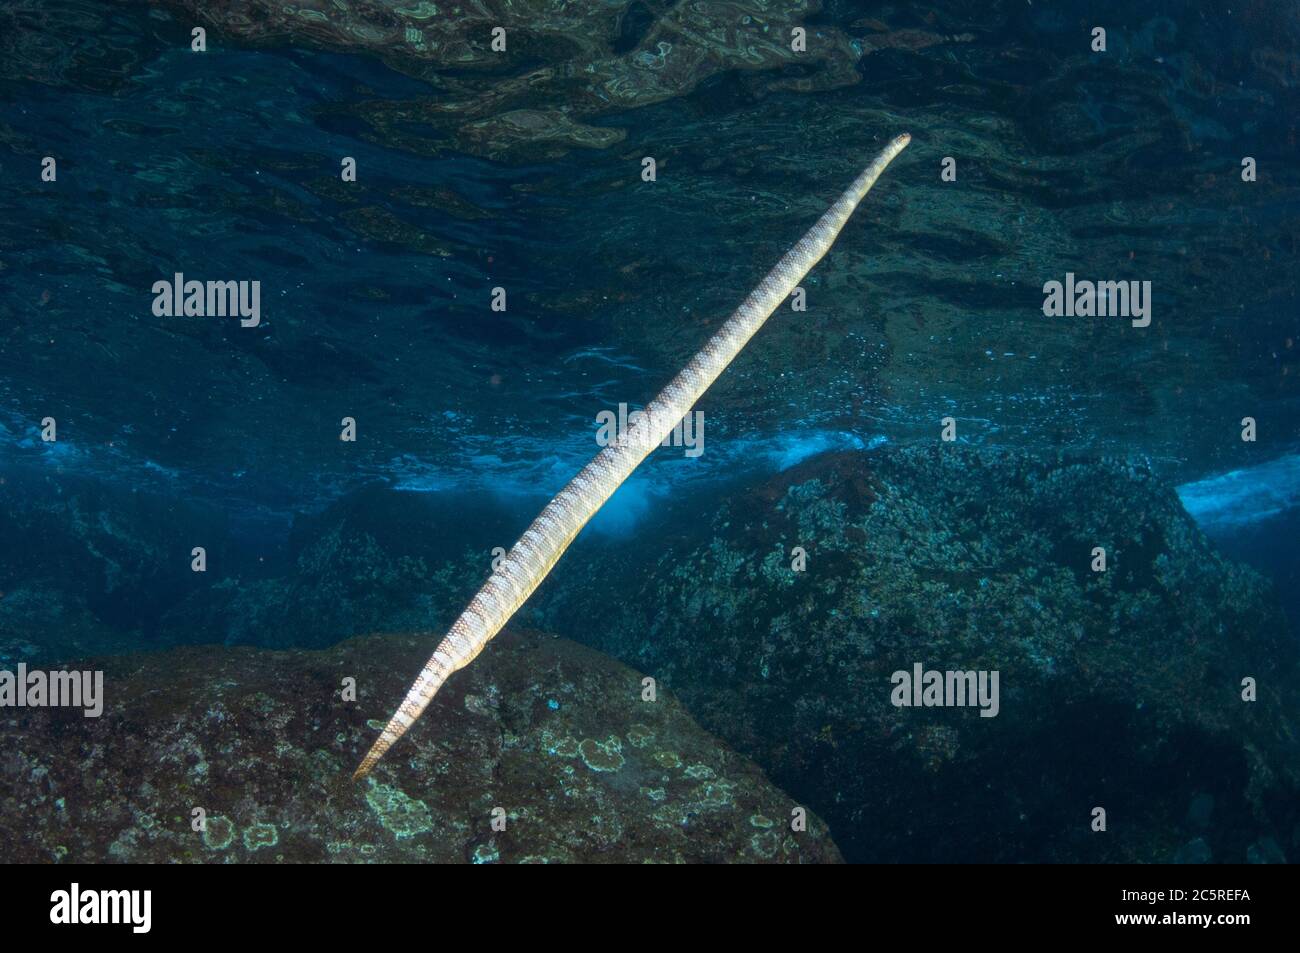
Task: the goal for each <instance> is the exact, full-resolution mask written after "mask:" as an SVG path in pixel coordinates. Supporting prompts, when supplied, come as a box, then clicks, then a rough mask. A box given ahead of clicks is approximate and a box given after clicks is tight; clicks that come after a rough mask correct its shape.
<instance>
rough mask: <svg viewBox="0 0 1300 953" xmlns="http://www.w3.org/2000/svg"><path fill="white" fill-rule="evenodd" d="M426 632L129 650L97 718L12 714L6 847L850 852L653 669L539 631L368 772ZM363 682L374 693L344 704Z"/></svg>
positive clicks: (497, 656) (652, 854)
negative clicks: (358, 773)
mask: <svg viewBox="0 0 1300 953" xmlns="http://www.w3.org/2000/svg"><path fill="white" fill-rule="evenodd" d="M430 644H431V641H430V637H429V636H428V635H427V634H426V635H415V636H410V635H408V636H370V637H365V638H359V639H353V640H350V641H348V642H344V643H341V644H339V645H337V646H335V647H334V648H332V649H330V650H328V651H324V652H312V651H293V652H271V651H265V650H258V649H249V648H212V647H202V648H181V649H174V650H170V651H166V652H160V653H156V654H137V655H131V656H118V657H115V658H112V659H110V660H107V661H105V662H103V663H102V665H103V668H104V670H105V682H104V685H105V695H106V699H107V701H106V707H105V711H104V714H103V716H102V717H100V718H98V719H90V718H84V717H82V715H81V713H80V711H76V712H73V711H69V710H50V709H22V710H18V709H6V710H4V711H3V712H2V713H0V715H2V717H0V843H4V844H5V851H4V855H5V859H6V860H7V861H9V862H14V861H24V862H32V861H61V860H66V861H72V862H99V861H128V862H166V861H186V862H215V863H234V862H260V863H270V862H277V861H284V862H296V861H334V862H347V861H413V862H414V861H440V862H479V863H482V862H562V861H619V862H629V861H630V862H636V861H649V862H660V861H695V862H707V861H752V862H816V861H823V862H833V861H838V860H839V859H840V857H839V853H838V851H837V850H836V848H835V845H834V844H833V843H832V842H831V840H830V837H829V835H828V834H827V832H826V826H825V824H823V823H822V822H821V821H820V820H819V819H817V818H816V817H814V816H812V815H811V813H810V814H809V817H808V824H807V830H806V831H801V832H797V833H796V832H794V831H792V830H791V829H790V823H791V820H790V819H791V816H792V814H791V812H792V810H793V809H794V808H795V807H797V806H798V805H797V803H796V802H794V801H792V800H791V799H790V798H789V797H787V796H786V795H785V794H784V793H782V792H781V791H779V790H777V789H776V788H775V787H773V786H772V785H771V784H770V783H769V782H768V781H767V780H766V778H765V777H764V776H763V774H762V772H761V771H760V770H759V769H758V768H757V767H756V766H755V765H754V764H753V763H752V762H750V761H748V760H746V759H745V758H743V757H741V756H739V755H737V754H736V753H735V752H733V751H731V750H730V749H729V748H727V747H726V746H725V745H722V744H721V743H719V742H718V741H717V740H716V739H715V738H713V737H712V736H710V735H708V734H706V733H705V732H704V731H702V730H701V729H700V728H699V727H698V726H697V725H696V724H695V723H694V722H693V721H692V720H691V719H690V717H689V716H688V715H687V714H686V713H685V711H684V710H683V709H682V707H681V706H680V705H679V704H678V702H676V701H675V700H674V699H672V698H671V697H669V696H668V695H667V694H666V693H664V692H659V693H658V694H657V699H656V700H655V701H653V702H648V701H642V690H643V689H642V681H641V676H640V675H639V674H638V673H636V672H634V671H632V670H630V669H628V668H626V667H624V666H623V665H620V664H619V663H617V662H614V661H613V660H612V659H609V658H607V657H605V656H602V655H600V654H599V653H596V652H594V651H592V650H590V649H586V648H583V647H581V646H579V645H576V644H574V643H571V642H568V641H566V640H562V639H556V638H553V637H548V636H546V635H544V634H542V633H538V632H531V631H530V632H524V633H519V632H515V633H506V634H503V635H502V636H501V637H500V638H498V639H497V640H496V641H495V642H493V644H492V651H490V652H486V653H484V654H483V656H482V657H481V658H480V659H479V661H478V662H477V663H476V664H475V665H474V666H472V667H471V669H469V670H468V671H466V672H465V673H463V674H462V675H461V676H458V677H457V678H456V679H455V680H454V682H453V683H451V684H449V685H448V686H447V689H446V690H445V691H444V692H443V693H442V694H441V695H439V696H438V698H437V699H436V700H435V702H434V703H433V705H432V706H431V708H430V710H429V712H428V713H427V715H426V717H425V718H424V719H423V720H422V721H421V723H420V725H419V726H418V728H417V730H414V731H412V732H410V734H409V735H408V736H407V737H406V738H405V739H403V742H402V745H401V748H400V749H394V751H393V757H391V758H390V759H388V760H387V761H386V762H385V763H384V764H383V765H382V766H381V767H379V768H378V769H377V770H376V771H375V773H374V774H373V775H372V776H371V778H369V779H368V780H367V781H366V782H365V783H362V784H354V783H352V782H351V780H350V774H351V771H352V768H353V766H354V765H355V764H356V762H357V760H358V759H359V758H360V757H361V755H362V754H363V753H364V752H365V749H366V747H367V746H368V745H369V744H370V742H371V740H372V739H373V737H374V735H375V733H376V731H377V726H378V725H380V724H381V723H379V722H375V721H373V719H376V718H383V717H385V716H386V715H387V710H386V708H385V706H387V705H389V704H390V702H391V699H392V698H394V697H396V696H398V695H400V693H401V692H402V691H403V690H404V689H405V687H406V682H407V680H408V679H409V677H410V674H411V673H412V672H414V671H416V670H418V668H419V666H420V664H421V662H422V661H423V660H424V658H425V656H426V655H427V653H428V651H429V646H430ZM76 667H78V668H83V667H85V666H84V665H79V666H76ZM346 678H355V679H356V686H357V689H358V693H359V696H360V702H357V703H352V702H344V701H343V700H342V699H341V695H340V690H341V688H342V687H343V680H344V679H346ZM368 719H369V720H370V721H369V722H368ZM197 808H201V809H202V810H203V811H204V814H205V825H204V829H203V830H201V831H196V830H194V829H193V827H192V820H193V818H194V816H195V815H194V813H193V812H194V811H195V809H197ZM498 809H500V810H498ZM494 819H495V820H496V821H497V823H496V824H495V826H494ZM502 821H504V829H501V828H502V823H501V822H502Z"/></svg>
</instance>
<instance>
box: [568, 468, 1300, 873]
mask: <svg viewBox="0 0 1300 953" xmlns="http://www.w3.org/2000/svg"><path fill="white" fill-rule="evenodd" d="M657 539H658V545H657V546H656V547H654V549H653V551H654V554H655V555H654V556H653V557H651V556H649V555H647V556H646V558H645V562H642V563H638V562H637V561H636V552H637V551H638V550H636V549H631V548H630V549H629V551H627V552H623V553H620V554H618V555H617V556H613V555H611V554H610V553H609V552H604V551H601V552H596V551H595V550H592V549H589V550H586V551H585V552H584V551H583V550H581V549H579V551H577V552H576V553H575V557H576V560H575V563H574V564H573V565H571V566H570V567H569V568H568V570H567V571H557V574H556V575H557V577H558V578H557V579H556V580H555V582H554V587H555V588H554V589H553V591H552V593H551V598H550V599H549V600H548V603H547V611H546V612H545V614H544V618H545V624H547V625H548V626H551V627H556V628H557V630H558V631H574V632H578V631H586V632H588V633H589V635H588V636H587V637H586V638H588V639H589V640H590V641H591V642H592V644H596V645H599V646H600V647H601V648H603V649H605V650H607V651H610V652H612V653H614V654H616V655H618V656H620V657H622V658H624V659H625V660H627V661H629V662H630V663H631V664H635V665H637V666H639V667H641V668H643V669H645V670H646V671H648V672H651V673H653V674H655V675H656V676H659V677H661V678H662V679H663V680H664V682H665V683H666V684H668V685H670V686H671V687H672V689H673V690H674V691H676V692H677V693H679V695H680V696H681V697H682V698H683V700H684V701H685V703H686V704H687V706H688V707H689V708H690V710H691V712H692V714H694V715H695V716H696V717H697V718H699V719H700V721H701V723H702V724H704V725H705V726H706V727H708V728H710V729H711V730H713V731H716V732H717V733H719V734H720V735H722V736H723V737H724V738H726V739H727V740H729V741H730V742H731V743H732V744H734V745H736V746H737V747H739V748H740V749H741V750H742V751H744V752H746V753H747V754H749V755H750V756H752V757H753V758H755V760H757V761H758V762H759V763H760V764H761V765H763V766H764V767H765V769H766V770H768V771H769V772H770V774H771V775H772V777H773V778H774V780H776V781H777V783H778V784H781V785H783V786H785V787H786V788H787V789H788V790H790V791H791V792H793V793H795V794H796V795H797V796H800V797H803V798H806V799H808V801H809V802H810V803H811V804H813V805H814V806H815V807H816V808H817V809H818V810H819V811H821V812H822V814H823V815H824V816H825V817H826V818H827V819H828V821H829V822H830V823H831V827H832V830H833V831H835V835H836V838H837V841H838V842H839V843H840V845H841V846H842V847H843V848H844V849H845V852H846V855H847V856H850V857H852V858H858V859H878V860H1015V861H1023V860H1101V859H1108V860H1119V859H1122V860H1142V861H1158V860H1165V859H1169V858H1170V857H1171V856H1173V855H1174V854H1175V852H1176V851H1177V849H1178V848H1179V847H1180V845H1181V844H1184V843H1185V842H1187V841H1189V840H1191V839H1192V838H1194V837H1196V836H1203V837H1204V841H1205V843H1206V844H1208V846H1209V848H1210V849H1212V851H1213V855H1214V857H1215V858H1216V859H1220V860H1229V861H1238V862H1241V861H1244V860H1246V859H1247V855H1248V851H1249V849H1250V847H1251V845H1254V844H1256V842H1257V840H1259V839H1261V838H1263V839H1264V840H1265V841H1268V842H1271V843H1277V844H1285V845H1290V846H1289V847H1287V848H1286V849H1287V850H1291V851H1295V850H1298V849H1300V840H1297V838H1300V824H1298V822H1300V812H1298V811H1297V808H1296V804H1297V803H1300V802H1297V800H1296V798H1295V793H1296V791H1297V786H1296V782H1297V776H1298V775H1300V756H1298V755H1300V749H1298V748H1297V744H1296V738H1295V734H1294V732H1295V728H1296V725H1297V723H1298V722H1297V705H1296V702H1295V694H1294V692H1292V691H1291V690H1290V689H1291V687H1292V686H1294V684H1295V682H1296V678H1297V646H1296V643H1295V641H1294V639H1293V638H1292V637H1291V635H1290V633H1289V632H1288V630H1287V625H1286V622H1285V620H1284V618H1283V617H1282V615H1281V613H1280V612H1279V610H1278V609H1277V601H1276V597H1275V595H1274V593H1273V592H1272V591H1271V588H1270V587H1269V585H1268V584H1267V583H1266V582H1265V581H1264V580H1263V579H1262V578H1261V577H1259V576H1258V575H1257V574H1256V573H1254V572H1253V571H1251V570H1249V569H1247V568H1245V567H1243V566H1240V565H1238V564H1235V563H1232V562H1229V561H1228V560H1225V559H1224V558H1223V557H1222V556H1220V555H1219V554H1218V553H1217V552H1216V551H1215V550H1214V548H1213V547H1212V546H1211V545H1210V544H1209V543H1208V542H1207V541H1206V539H1205V537H1204V536H1203V534H1202V533H1201V532H1200V530H1199V529H1198V528H1197V527H1196V525H1195V523H1194V522H1193V521H1192V520H1191V518H1190V517H1189V516H1188V515H1187V513H1186V512H1185V511H1184V510H1183V509H1182V507H1181V505H1180V504H1179V502H1178V499H1177V497H1176V495H1175V494H1174V493H1173V491H1172V489H1170V488H1169V487H1168V486H1167V485H1166V484H1164V483H1162V482H1161V481H1160V480H1158V479H1157V478H1155V477H1154V476H1153V475H1152V474H1151V473H1150V472H1148V471H1146V470H1144V469H1142V468H1137V467H1133V466H1131V465H1128V464H1125V463H1122V462H1107V461H1101V462H1097V461H1090V460H1084V459H1069V458H1060V459H1042V458H1038V457H1035V456H1032V455H1028V454H1020V453H995V452H992V451H980V450H973V449H968V448H962V447H959V446H955V445H954V446H944V447H931V448H908V449H890V448H887V449H882V450H878V451H875V452H870V453H845V454H827V455H823V456H821V457H817V458H814V459H812V460H810V461H808V462H806V463H804V464H802V465H800V466H799V467H796V468H794V469H792V470H789V471H787V472H785V473H782V474H780V475H778V476H776V477H774V478H768V479H766V480H760V481H756V482H755V481H751V482H750V483H749V484H746V485H742V486H739V487H736V488H734V489H733V491H732V494H731V498H730V499H729V500H728V501H727V502H725V503H723V504H722V505H721V506H720V507H719V508H718V509H717V511H716V512H715V514H714V515H713V516H712V518H711V519H710V520H709V521H708V522H707V523H706V524H705V525H696V526H695V527H693V528H687V529H683V530H682V531H680V532H677V533H673V532H666V531H661V532H659V533H658V534H657ZM794 547H803V548H804V549H805V551H806V554H807V557H806V560H807V561H806V569H805V570H804V571H802V572H799V571H795V570H794V569H792V563H793V560H792V557H791V553H792V550H793V549H794ZM1095 547H1103V548H1104V549H1105V550H1106V553H1107V567H1106V570H1105V571H1104V572H1098V571H1094V570H1093V561H1094V558H1095V557H1094V554H1093V550H1094V548H1095ZM646 549H648V548H646ZM585 559H590V560H591V563H584V562H583V561H584V560H585ZM602 564H603V565H610V564H617V565H622V566H624V567H625V569H626V572H625V573H620V578H621V579H627V580H639V583H638V584H636V585H633V586H631V587H630V588H625V589H623V590H621V596H620V598H618V599H617V600H608V599H606V600H605V604H606V605H607V606H608V609H607V611H606V612H605V613H604V614H603V615H602V617H601V619H600V624H599V625H597V626H594V627H592V626H586V627H585V628H584V627H583V626H581V624H580V623H579V622H578V621H577V615H576V614H577V613H581V614H583V615H584V617H586V618H590V610H589V608H588V607H589V606H590V605H591V604H592V603H591V600H594V599H596V598H597V597H598V593H597V591H596V587H598V586H608V585H611V584H612V583H611V581H610V579H609V576H608V574H607V573H606V574H603V575H600V574H598V573H597V569H596V566H597V565H602ZM916 663H921V664H923V665H924V666H925V667H926V668H927V669H936V668H937V669H940V670H963V671H967V670H990V671H998V672H1000V693H1001V711H1000V713H999V714H998V715H997V716H996V717H993V718H981V717H979V715H978V712H977V711H976V710H975V709H974V708H965V709H952V708H946V709H945V708H897V707H894V706H893V705H892V704H891V700H890V691H891V681H890V678H891V675H892V673H894V672H895V671H899V670H904V671H911V669H912V666H913V665H914V664H916ZM1245 678H1253V679H1254V680H1255V681H1256V684H1257V685H1258V700H1257V701H1253V702H1248V701H1243V698H1242V691H1243V687H1242V680H1243V679H1245ZM1207 792H1208V793H1209V794H1212V795H1213V798H1214V802H1215V803H1216V804H1217V807H1216V808H1215V813H1214V824H1213V825H1212V826H1211V829H1210V830H1209V831H1208V832H1204V833H1203V835H1202V832H1201V831H1200V830H1199V828H1197V827H1196V826H1194V825H1193V826H1188V825H1186V824H1185V823H1184V820H1185V817H1186V813H1187V807H1188V804H1189V803H1190V802H1191V801H1192V800H1193V799H1195V798H1196V797H1198V796H1204V795H1205V794H1206V793H1207ZM1096 806H1102V807H1105V808H1106V809H1107V811H1108V813H1109V815H1110V818H1111V820H1110V828H1111V832H1110V833H1109V834H1108V835H1106V836H1100V835H1098V836H1093V835H1092V834H1091V833H1090V830H1089V820H1090V815H1089V812H1090V811H1092V809H1093V808H1094V807H1096ZM957 831H960V836H957V834H956V832H957ZM1256 853H1257V854H1259V853H1260V851H1259V850H1258V849H1257V850H1256ZM1265 853H1267V852H1265Z"/></svg>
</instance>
